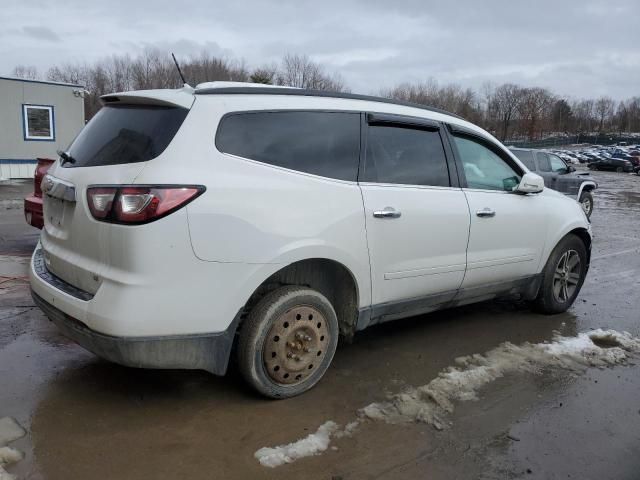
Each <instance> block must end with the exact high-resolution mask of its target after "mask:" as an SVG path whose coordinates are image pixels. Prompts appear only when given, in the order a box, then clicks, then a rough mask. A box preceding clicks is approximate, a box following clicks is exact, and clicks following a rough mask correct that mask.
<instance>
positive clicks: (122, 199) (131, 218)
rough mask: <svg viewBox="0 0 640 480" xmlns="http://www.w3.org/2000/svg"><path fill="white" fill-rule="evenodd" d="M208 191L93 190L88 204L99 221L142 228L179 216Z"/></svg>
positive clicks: (192, 188)
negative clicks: (170, 215) (174, 214)
mask: <svg viewBox="0 0 640 480" xmlns="http://www.w3.org/2000/svg"><path fill="white" fill-rule="evenodd" d="M204 190H205V188H204V187H203V186H201V185H188V186H133V185H131V186H128V185H127V186H124V185H123V186H117V187H116V186H113V187H110V186H109V187H89V188H88V189H87V203H88V204H89V210H90V211H91V215H93V218H95V219H96V220H100V221H103V222H110V223H120V224H125V225H140V224H143V223H149V222H153V221H154V220H158V219H159V218H162V217H164V216H166V215H169V214H170V213H172V212H175V211H176V210H178V209H180V208H182V207H184V206H185V205H186V204H187V203H189V202H191V201H192V200H194V199H195V198H196V197H198V196H199V195H200V194H202V193H203V192H204Z"/></svg>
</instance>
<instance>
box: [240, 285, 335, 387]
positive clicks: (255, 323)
mask: <svg viewBox="0 0 640 480" xmlns="http://www.w3.org/2000/svg"><path fill="white" fill-rule="evenodd" d="M296 312H302V314H301V313H296ZM314 314H315V317H314ZM280 322H282V323H280ZM274 331H275V332H276V333H278V334H277V335H273V332H274ZM281 332H282V334H281V335H280V333H281ZM321 333H322V335H321ZM272 335H273V337H272ZM299 335H302V337H299ZM338 335H339V329H338V318H337V316H336V312H335V310H334V308H333V306H332V305H331V302H329V300H327V298H326V297H325V296H324V295H322V294H321V293H319V292H317V291H315V290H312V289H310V288H306V287H300V286H287V287H282V288H278V289H277V290H274V291H273V292H270V293H269V294H267V295H266V296H265V297H264V298H262V299H261V300H260V301H259V302H258V303H257V304H256V305H255V307H253V309H252V310H251V312H250V313H249V316H248V318H247V319H246V321H245V322H244V323H243V324H242V326H241V329H240V338H239V339H238V367H239V370H240V372H241V373H242V375H243V377H244V378H245V380H246V381H247V382H248V383H249V384H250V385H251V386H252V387H253V388H255V389H256V390H257V391H258V392H260V393H261V394H263V395H265V396H267V397H270V398H289V397H294V396H296V395H300V394H301V393H303V392H306V391H307V390H309V389H310V388H311V387H313V386H314V385H315V384H316V383H318V381H320V379H321V378H322V377H323V375H324V374H325V372H326V371H327V369H328V368H329V365H330V364H331V360H332V359H333V355H334V354H335V351H336V347H337V346H338ZM312 337H313V338H312ZM307 340H309V341H307ZM266 342H269V343H266ZM289 345H292V347H290V346H289ZM272 349H273V351H271V350H272ZM303 350H304V351H303ZM292 357H293V358H292ZM272 359H273V360H272ZM285 376H286V378H285ZM298 377H300V379H298Z"/></svg>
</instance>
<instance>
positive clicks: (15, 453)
mask: <svg viewBox="0 0 640 480" xmlns="http://www.w3.org/2000/svg"><path fill="white" fill-rule="evenodd" d="M20 460H22V452H21V451H19V450H16V449H15V448H11V447H0V466H4V465H9V464H11V463H16V462H19V461H20Z"/></svg>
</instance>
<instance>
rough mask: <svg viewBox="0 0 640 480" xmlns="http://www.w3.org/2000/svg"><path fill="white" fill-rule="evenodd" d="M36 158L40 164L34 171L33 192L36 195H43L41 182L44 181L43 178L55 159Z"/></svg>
mask: <svg viewBox="0 0 640 480" xmlns="http://www.w3.org/2000/svg"><path fill="white" fill-rule="evenodd" d="M36 160H38V165H36V169H35V171H34V172H33V193H34V195H35V196H36V197H41V196H42V188H41V187H40V184H41V183H42V178H43V177H44V176H45V174H46V173H47V170H49V167H50V166H51V164H52V163H53V162H54V161H53V160H51V159H50V158H37V159H36Z"/></svg>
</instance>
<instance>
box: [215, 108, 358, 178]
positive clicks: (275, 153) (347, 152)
mask: <svg viewBox="0 0 640 480" xmlns="http://www.w3.org/2000/svg"><path fill="white" fill-rule="evenodd" d="M216 147H217V148H218V150H220V151H221V152H224V153H229V154H232V155H237V156H239V157H244V158H248V159H251V160H257V161H258V162H263V163H267V164H269V165H275V166H278V167H283V168H289V169H291V170H297V171H299V172H305V173H311V174H314V175H320V176H322V177H328V178H335V179H339V180H349V181H354V182H355V181H356V180H357V178H358V162H359V159H360V114H359V113H347V112H299V111H293V112H243V113H232V114H229V115H227V116H226V117H224V118H223V119H222V121H221V122H220V126H219V128H218V133H217V135H216Z"/></svg>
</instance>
